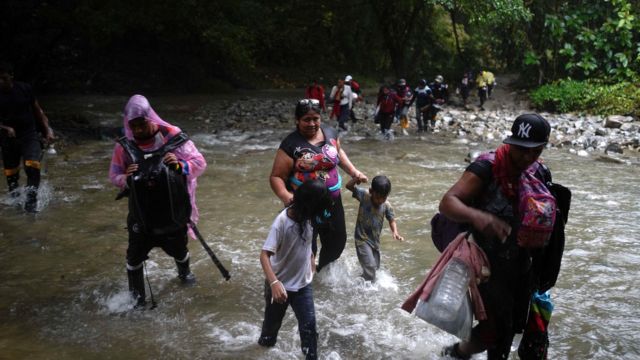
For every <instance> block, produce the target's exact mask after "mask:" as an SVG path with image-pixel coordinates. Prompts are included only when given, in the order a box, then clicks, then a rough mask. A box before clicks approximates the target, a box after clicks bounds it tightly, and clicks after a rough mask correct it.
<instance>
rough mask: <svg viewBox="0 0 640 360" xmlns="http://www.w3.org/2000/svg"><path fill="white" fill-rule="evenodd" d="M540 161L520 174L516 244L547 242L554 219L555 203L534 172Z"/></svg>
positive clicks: (528, 246) (539, 245) (530, 244)
mask: <svg viewBox="0 0 640 360" xmlns="http://www.w3.org/2000/svg"><path fill="white" fill-rule="evenodd" d="M538 167H540V163H538V162H535V163H534V165H532V166H530V167H529V169H527V171H525V172H523V173H522V175H521V176H520V183H519V194H518V196H519V200H520V201H519V208H518V210H519V213H520V218H521V219H522V220H521V222H520V229H519V230H518V245H519V246H522V247H526V248H541V247H544V246H546V245H547V244H548V243H549V239H550V238H551V233H552V232H553V225H554V223H555V221H556V210H557V204H556V199H555V197H553V195H551V192H550V191H549V189H547V186H546V185H545V184H544V183H543V182H542V181H540V179H538V178H537V177H536V176H535V174H536V172H537V170H538Z"/></svg>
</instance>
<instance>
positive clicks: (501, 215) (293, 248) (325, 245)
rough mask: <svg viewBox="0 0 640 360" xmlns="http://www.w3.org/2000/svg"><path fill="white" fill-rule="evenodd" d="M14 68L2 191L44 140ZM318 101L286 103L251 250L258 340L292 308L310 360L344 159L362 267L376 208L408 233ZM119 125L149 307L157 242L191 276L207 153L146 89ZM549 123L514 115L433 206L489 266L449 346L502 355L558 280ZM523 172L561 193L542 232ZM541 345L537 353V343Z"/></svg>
mask: <svg viewBox="0 0 640 360" xmlns="http://www.w3.org/2000/svg"><path fill="white" fill-rule="evenodd" d="M11 80H12V79H11V77H10V72H9V71H7V70H5V69H0V121H1V124H2V130H3V137H2V140H3V142H2V150H3V160H4V167H5V175H6V176H7V180H8V183H9V190H10V191H14V190H15V189H16V183H17V176H16V174H17V168H18V165H19V163H18V160H16V157H17V156H18V155H20V156H22V158H23V160H24V165H25V172H26V173H27V176H28V184H29V186H34V187H36V189H37V182H38V180H39V177H38V176H36V175H35V174H34V173H35V172H36V171H35V170H37V168H38V165H37V160H38V159H39V153H38V151H39V150H40V147H39V144H37V145H38V146H36V143H35V141H37V139H38V137H37V136H36V133H37V131H38V130H40V131H41V132H42V134H44V136H45V137H46V138H47V139H49V138H52V137H53V133H52V132H51V130H50V128H49V127H48V121H47V119H46V117H45V116H44V114H43V112H42V110H41V109H40V107H39V106H38V105H37V101H35V98H34V97H33V95H32V93H31V91H30V88H29V87H28V86H25V85H22V84H20V83H17V82H12V81H11ZM421 85H422V84H421ZM12 101H13V102H17V104H15V103H12ZM8 104H13V105H8ZM18 105H19V106H18ZM322 110H323V109H322V104H321V103H320V101H318V100H316V99H303V100H300V101H299V102H297V103H296V105H295V129H294V130H293V131H292V132H291V133H290V134H289V135H287V136H286V137H285V138H284V140H283V141H282V142H281V144H280V146H279V148H278V150H277V152H276V155H275V159H274V161H273V166H272V170H271V174H270V176H269V183H270V186H271V189H272V190H273V192H274V194H275V195H276V196H277V197H278V198H279V199H280V200H281V201H282V204H283V205H284V207H285V208H284V210H282V211H281V212H280V213H279V214H278V215H277V216H276V218H275V220H274V221H273V224H272V225H271V228H270V231H269V234H268V235H267V237H266V241H265V243H264V245H263V246H262V249H261V252H260V263H261V265H262V268H263V270H264V275H265V282H264V300H265V308H264V321H263V323H262V331H261V334H260V338H259V340H258V343H259V344H260V345H262V346H267V347H269V346H275V345H276V342H277V336H278V331H279V329H280V326H281V324H282V320H283V318H284V315H285V312H286V310H287V308H288V306H291V307H292V309H293V311H294V312H295V315H296V318H297V320H298V326H299V332H300V339H301V348H302V352H303V353H304V355H305V356H306V358H307V359H316V358H317V357H318V352H319V350H318V346H317V344H318V341H317V339H318V331H317V328H316V317H315V308H314V302H313V289H312V282H313V277H314V274H315V273H317V272H319V271H322V270H323V269H325V268H327V267H328V266H330V264H331V263H332V262H333V261H335V260H337V259H338V258H339V257H340V256H341V254H342V252H343V250H344V248H345V245H346V240H347V231H346V226H345V212H344V209H343V205H342V197H341V190H342V185H343V179H342V175H341V173H340V169H341V170H342V171H343V172H344V173H345V174H346V175H347V176H348V177H349V178H350V179H349V180H348V181H347V184H346V188H347V189H348V190H350V191H351V192H352V193H353V197H354V198H355V199H357V200H358V201H359V202H360V206H359V210H358V218H357V222H356V229H355V236H354V237H355V245H356V249H357V254H358V260H359V262H360V264H361V266H362V269H363V273H362V274H363V275H362V276H363V277H364V278H365V279H367V280H371V281H375V271H376V270H377V269H378V268H379V266H380V247H379V246H380V232H381V229H382V224H383V222H384V219H385V218H386V219H387V220H388V222H389V225H390V228H391V231H392V235H393V238H394V239H396V240H400V241H401V240H403V237H402V236H401V235H400V234H399V231H398V228H397V224H396V221H395V213H394V210H393V207H392V206H391V204H390V203H389V202H388V201H387V197H388V195H389V193H390V191H391V182H390V180H389V179H388V178H387V177H386V176H383V175H380V176H376V177H374V178H373V179H372V180H371V185H370V187H369V189H368V191H367V190H366V189H362V188H360V187H358V185H359V184H364V183H368V182H369V177H368V176H366V175H365V174H364V173H363V172H361V171H360V170H359V169H358V168H357V167H356V166H355V165H354V164H353V163H352V162H351V161H350V160H349V157H348V156H347V153H346V152H345V149H344V148H343V146H342V144H341V142H340V137H339V132H338V131H337V130H336V129H334V128H333V127H331V126H328V125H325V124H323V122H322V113H323V111H322ZM123 129H124V136H122V137H121V138H120V139H118V141H117V143H116V145H115V148H114V150H113V157H112V160H111V165H110V168H109V178H110V180H111V182H112V183H113V184H114V185H115V186H117V187H118V188H119V189H120V194H119V195H118V198H122V197H126V198H128V209H129V212H128V215H127V219H126V223H127V229H128V237H129V246H128V248H127V252H126V271H127V275H128V283H129V290H130V292H131V294H132V297H133V301H134V302H135V307H138V308H144V307H145V306H146V293H145V286H144V281H143V277H144V261H145V260H146V259H148V254H149V252H150V250H151V249H152V248H154V247H161V248H162V249H163V250H164V251H165V252H166V253H167V254H168V255H169V256H171V257H173V258H174V260H175V263H176V267H177V273H178V278H179V279H180V280H181V281H182V282H183V283H185V284H192V283H194V282H195V281H196V279H195V276H194V274H193V273H192V272H191V269H190V266H189V259H190V255H189V251H188V248H187V242H188V241H187V240H188V237H189V236H191V237H192V238H195V234H194V230H195V231H196V232H197V228H196V227H195V226H196V224H197V221H198V208H197V206H196V201H195V200H196V186H197V178H198V177H199V176H200V175H201V174H202V173H203V172H204V171H205V169H206V167H207V162H206V160H205V158H204V156H203V155H202V154H201V153H200V152H199V151H198V149H197V148H196V146H195V145H194V143H193V142H192V141H191V140H190V139H189V138H188V136H187V135H186V134H185V133H183V132H182V131H181V129H180V128H179V127H177V126H175V125H172V124H170V123H168V122H166V121H164V120H163V119H162V118H161V117H160V116H159V115H158V114H157V113H156V112H155V111H154V110H153V108H152V107H151V105H150V103H149V101H148V100H147V98H145V97H144V96H142V95H134V96H132V97H131V98H130V99H129V101H128V102H127V104H126V106H125V108H124V118H123ZM550 130H551V128H550V126H549V123H548V122H547V121H546V120H545V119H544V118H543V117H542V116H540V115H537V114H525V115H521V116H519V117H517V118H516V119H515V121H514V124H513V128H512V135H511V136H509V137H508V138H506V139H505V140H504V144H503V145H501V146H500V147H499V148H498V149H497V150H496V151H495V152H491V153H489V154H486V155H484V156H481V157H479V158H478V160H476V161H474V162H472V163H471V164H470V165H469V166H468V167H467V169H466V170H465V171H464V173H463V174H462V177H461V178H460V179H459V180H458V181H457V182H456V183H455V184H454V185H453V186H452V187H451V188H450V189H449V190H448V191H447V192H446V193H445V194H444V196H443V198H442V200H441V201H440V212H441V213H442V215H444V216H446V217H447V218H449V219H450V220H451V221H454V222H457V223H459V224H465V225H466V232H467V234H472V235H473V238H474V239H475V243H476V244H477V246H479V248H480V249H481V250H482V252H483V253H484V254H485V255H486V259H487V264H486V266H487V267H488V268H490V275H488V274H484V273H483V276H478V278H477V279H476V278H474V280H473V281H476V280H477V283H478V285H477V286H478V289H479V292H478V293H479V296H480V297H479V298H475V299H473V301H474V302H476V303H477V302H481V303H482V305H483V311H482V312H480V313H479V316H477V317H476V318H477V320H479V321H478V323H477V325H476V326H475V327H474V329H473V332H472V335H471V338H470V339H469V340H466V341H462V342H460V343H456V344H454V345H451V346H447V347H445V349H444V350H443V354H444V355H446V356H450V357H453V358H458V359H468V358H470V357H471V356H472V355H473V354H475V353H479V352H483V351H487V354H488V358H489V359H506V358H507V357H508V355H509V352H510V348H511V342H512V339H513V337H514V334H515V333H517V332H521V331H522V330H523V329H524V328H525V326H526V323H527V313H528V308H529V303H530V299H531V296H532V294H533V293H534V292H544V291H546V290H548V289H549V288H550V287H551V286H553V285H554V284H555V280H556V278H557V275H558V270H559V264H560V260H561V256H562V247H563V245H564V223H565V222H566V220H567V211H568V205H567V204H565V202H563V201H561V200H562V199H560V197H559V196H558V193H557V192H554V191H555V190H554V187H553V183H552V182H551V173H550V171H549V170H548V168H546V166H544V165H543V164H542V162H541V160H540V155H541V153H542V151H543V149H544V148H545V146H546V144H547V142H548V139H549V134H550ZM540 169H541V170H540ZM531 177H534V178H537V179H538V180H537V181H538V182H539V183H541V184H543V185H544V187H545V188H548V189H549V190H550V191H552V190H553V191H552V192H551V194H552V196H551V197H552V198H553V199H554V201H556V200H557V201H558V206H557V207H554V208H553V213H552V214H548V213H547V214H542V215H540V214H534V215H540V216H541V217H542V216H548V217H547V218H545V219H551V221H550V224H546V225H550V226H551V228H552V230H551V232H550V233H549V234H542V233H536V232H535V231H534V232H531V231H529V227H526V226H525V224H524V222H523V221H524V220H523V214H529V211H531V210H530V209H527V208H526V206H523V205H526V204H524V203H523V202H524V201H528V200H526V199H527V198H526V197H523V196H522V190H523V188H525V187H527V186H529V184H531V182H523V179H525V178H526V179H529V181H533V180H531V179H530V178H531ZM527 189H529V188H528V187H527ZM556 190H557V189H556ZM565 195H566V194H565ZM29 196H31V195H29ZM28 199H31V198H28ZM31 206H33V205H29V207H31ZM27 210H29V209H27ZM527 216H528V215H527ZM528 225H530V224H528ZM543 225H544V224H543ZM527 231H528V232H527ZM525 235H526V237H525ZM545 236H546V237H545ZM537 237H540V239H538V238H537ZM542 237H545V238H544V239H542ZM317 238H319V239H320V246H319V249H318V245H317V243H316V239H317ZM525 238H526V239H525ZM531 244H535V245H531ZM446 251H447V250H445V252H446ZM316 255H317V258H318V259H317V261H316ZM422 290H423V289H422V288H418V290H416V292H415V293H414V294H413V295H412V296H411V297H410V298H409V299H408V300H407V303H405V305H403V308H405V309H406V310H408V311H411V309H412V307H413V306H415V301H417V299H418V298H419V297H420V296H423V294H424V292H423V291H422ZM423 300H424V299H423ZM476 315H478V314H476ZM544 350H545V352H544V354H545V355H544V356H546V346H545V347H544ZM541 356H542V355H541ZM539 358H543V357H539Z"/></svg>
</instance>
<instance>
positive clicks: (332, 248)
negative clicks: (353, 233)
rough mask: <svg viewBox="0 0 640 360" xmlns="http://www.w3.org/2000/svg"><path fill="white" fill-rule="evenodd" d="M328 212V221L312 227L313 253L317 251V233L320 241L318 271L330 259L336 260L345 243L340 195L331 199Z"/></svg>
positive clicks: (345, 230)
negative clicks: (331, 203) (331, 204)
mask: <svg viewBox="0 0 640 360" xmlns="http://www.w3.org/2000/svg"><path fill="white" fill-rule="evenodd" d="M329 213H331V217H330V218H329V220H328V222H327V223H325V224H320V225H318V226H317V227H316V228H315V229H314V234H313V242H312V249H313V253H314V254H317V252H318V241H317V239H318V235H320V243H321V244H322V248H321V249H320V256H319V259H318V267H317V268H316V271H320V269H322V268H323V267H325V266H326V265H329V263H331V262H332V261H335V260H338V258H339V257H340V255H342V251H343V250H344V247H345V245H346V243H347V227H346V225H345V223H344V208H343V207H342V198H341V197H338V198H337V199H335V200H334V201H333V206H332V207H331V208H330V209H329Z"/></svg>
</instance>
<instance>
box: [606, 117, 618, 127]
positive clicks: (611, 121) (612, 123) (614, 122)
mask: <svg viewBox="0 0 640 360" xmlns="http://www.w3.org/2000/svg"><path fill="white" fill-rule="evenodd" d="M621 126H622V121H620V120H618V119H617V118H615V117H613V116H609V117H608V118H607V119H606V120H605V122H604V127H606V128H610V129H619V128H620V127H621Z"/></svg>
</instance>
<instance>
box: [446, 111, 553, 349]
mask: <svg viewBox="0 0 640 360" xmlns="http://www.w3.org/2000/svg"><path fill="white" fill-rule="evenodd" d="M550 130H551V127H550V126H549V123H548V122H547V121H546V120H545V119H544V118H543V117H542V116H540V115H538V114H524V115H520V116H518V117H517V118H516V119H515V121H514V123H513V126H512V128H511V132H512V135H511V136H509V137H507V138H506V139H505V140H504V141H503V142H504V144H503V145H501V146H500V147H498V149H497V150H496V151H495V152H491V153H485V154H482V155H480V156H479V157H478V158H477V160H475V161H474V162H473V163H471V164H470V165H469V166H468V167H467V169H466V171H465V172H464V173H463V174H462V177H461V178H460V179H459V180H458V181H457V182H456V183H455V184H454V185H453V186H452V187H451V188H450V189H449V190H448V191H447V193H446V194H445V195H444V197H443V198H442V200H441V202H440V212H441V213H442V214H443V215H445V216H446V217H447V218H449V219H451V220H453V221H456V222H459V223H466V224H468V225H470V228H471V233H472V234H473V238H474V240H475V242H476V243H477V244H478V245H479V246H480V248H481V249H482V250H483V251H484V252H485V254H486V255H487V257H488V259H489V263H490V265H491V275H490V276H489V277H488V278H484V279H481V280H482V281H483V282H482V283H481V284H480V285H479V290H480V294H481V300H482V302H483V304H484V308H485V310H486V319H479V322H478V324H477V325H476V326H475V327H474V328H473V331H472V335H471V339H470V340H469V341H462V342H459V343H456V344H453V345H451V346H447V347H445V348H444V349H443V355H447V356H449V357H452V358H456V359H469V358H470V357H471V356H472V355H473V354H476V353H480V352H483V351H487V359H489V360H492V359H506V358H508V355H509V352H510V348H511V342H512V340H513V336H514V334H515V333H516V332H519V331H520V330H522V329H523V327H524V325H525V323H526V320H527V313H528V309H529V299H530V298H531V294H532V292H533V290H538V291H539V292H540V293H542V292H544V291H546V290H548V289H549V288H550V287H551V286H553V284H554V283H555V279H556V278H557V274H558V273H557V271H555V273H554V274H549V271H548V269H546V268H545V269H544V270H543V269H541V268H539V267H537V266H532V263H533V264H534V265H535V264H538V263H540V262H541V261H542V262H543V263H545V264H548V262H547V260H546V259H547V258H548V256H551V255H549V253H550V252H549V251H547V249H549V245H548V244H552V243H553V244H557V242H558V241H563V239H564V238H562V240H556V238H555V237H554V236H555V234H556V232H555V227H554V236H552V237H551V240H549V243H548V244H547V245H539V246H540V247H537V248H534V247H533V246H530V245H527V244H524V243H523V241H522V238H523V236H522V234H523V233H526V231H525V230H523V229H525V222H524V221H523V217H522V214H521V213H522V212H523V208H522V207H520V206H519V205H520V199H521V196H522V191H521V190H522V189H524V188H526V186H525V185H527V184H526V183H525V182H523V181H525V180H523V179H526V178H529V179H531V177H533V176H535V178H537V179H538V180H540V182H541V183H542V184H544V185H543V186H548V184H550V181H551V173H550V172H549V170H548V168H547V167H546V166H544V165H542V163H541V162H540V160H539V159H538V158H539V156H540V154H541V153H542V150H543V149H544V147H545V146H546V144H547V142H548V141H549V134H550ZM524 174H527V175H526V176H525V175H524ZM532 181H537V180H532ZM541 191H543V190H541ZM551 201H553V200H551ZM554 211H556V210H555V209H554ZM554 219H559V217H555V213H554ZM554 221H555V224H554V223H553V222H554ZM557 223H559V221H556V220H553V221H552V222H551V224H552V225H551V226H560V225H557ZM562 226H563V225H562ZM526 234H527V235H529V233H526ZM534 236H538V234H535V235H534ZM547 239H548V238H547ZM538 244H540V243H538ZM554 246H555V245H554ZM560 259H561V250H560V256H559V257H558V258H557V262H558V265H559V262H560ZM558 270H559V266H558ZM543 273H544V274H543ZM481 277H482V276H481ZM550 277H551V278H550ZM476 315H478V314H476Z"/></svg>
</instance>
